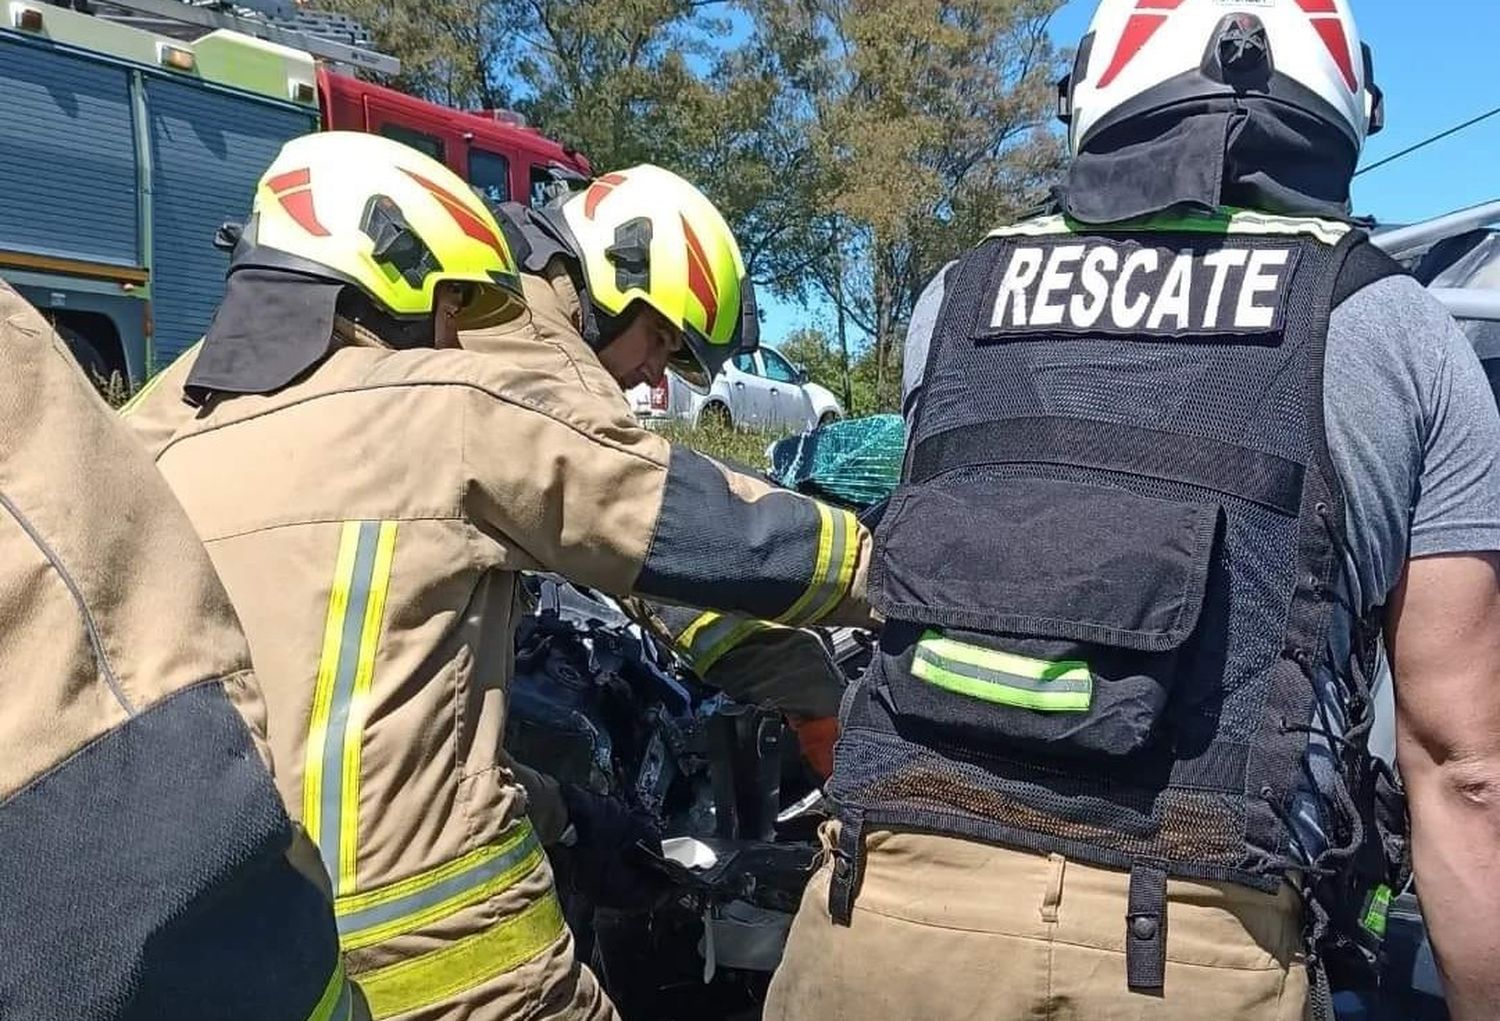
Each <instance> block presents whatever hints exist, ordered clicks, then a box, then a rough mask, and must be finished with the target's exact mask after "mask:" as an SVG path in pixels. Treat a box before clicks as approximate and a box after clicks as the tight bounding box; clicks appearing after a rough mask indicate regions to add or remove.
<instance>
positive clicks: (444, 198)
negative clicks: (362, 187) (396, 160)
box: [401, 167, 510, 262]
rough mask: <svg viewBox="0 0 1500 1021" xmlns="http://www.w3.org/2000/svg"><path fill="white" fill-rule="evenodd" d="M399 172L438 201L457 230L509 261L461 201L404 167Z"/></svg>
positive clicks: (502, 248) (494, 240)
mask: <svg viewBox="0 0 1500 1021" xmlns="http://www.w3.org/2000/svg"><path fill="white" fill-rule="evenodd" d="M401 170H402V172H403V173H405V174H406V176H407V177H410V178H411V179H412V180H414V181H416V182H417V183H418V184H420V185H421V186H422V187H424V188H426V189H427V190H428V191H429V192H430V193H431V194H432V197H433V198H435V199H437V200H438V204H439V205H441V206H442V207H443V208H444V209H446V210H447V211H448V215H449V216H451V217H453V221H454V222H455V223H457V224H458V226H459V229H461V230H462V231H463V232H464V233H465V234H467V235H469V237H471V238H473V239H474V240H475V241H478V242H479V243H481V244H485V245H489V246H490V248H492V249H494V251H495V254H496V255H499V256H500V258H501V259H503V260H505V261H506V262H509V261H510V260H509V258H508V257H507V255H506V251H505V245H504V244H503V243H502V242H501V240H500V238H499V237H497V236H496V234H495V232H494V231H492V230H490V228H489V227H488V226H487V225H486V224H485V222H484V221H483V220H481V219H480V218H479V217H477V216H475V215H474V214H473V213H472V212H470V211H469V210H468V209H466V208H465V207H464V203H463V200H462V199H460V198H458V197H457V196H455V195H454V194H453V193H452V192H450V191H448V189H446V188H444V187H443V186H442V185H440V184H434V183H433V182H431V181H429V180H427V178H425V177H423V176H422V175H421V174H418V173H416V172H414V171H411V170H407V169H406V168H405V167H402V168H401Z"/></svg>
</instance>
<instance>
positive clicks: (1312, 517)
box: [765, 0, 1500, 1021]
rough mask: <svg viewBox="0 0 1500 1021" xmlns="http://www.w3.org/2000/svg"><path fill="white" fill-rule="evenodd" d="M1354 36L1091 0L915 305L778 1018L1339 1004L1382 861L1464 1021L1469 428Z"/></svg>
mask: <svg viewBox="0 0 1500 1021" xmlns="http://www.w3.org/2000/svg"><path fill="white" fill-rule="evenodd" d="M1372 66H1373V65H1372V60H1371V56H1370V51H1369V50H1368V49H1366V48H1365V47H1363V46H1362V45H1361V43H1360V40H1359V36H1358V34H1357V32H1356V29H1355V25H1354V21H1353V19H1352V16H1351V14H1350V12H1349V9H1348V5H1347V4H1346V3H1345V2H1344V0H1318V2H1312V0H1254V2H1251V0H1222V2H1218V3H1208V2H1199V0H1185V2H1177V0H1151V2H1147V0H1140V2H1137V0H1105V2H1104V3H1102V4H1101V5H1100V7H1099V8H1098V11H1097V13H1096V15H1095V17H1094V21H1093V24H1092V25H1091V27H1090V29H1089V33H1088V35H1087V36H1086V37H1085V38H1084V39H1083V41H1082V43H1081V45H1080V47H1079V50H1078V56H1077V60H1076V65H1075V68H1074V70H1073V73H1072V75H1071V76H1070V80H1066V81H1065V82H1064V88H1063V90H1062V100H1063V103H1062V112H1063V113H1064V115H1065V117H1066V118H1068V119H1070V121H1071V137H1070V143H1071V148H1072V150H1073V152H1074V155H1075V159H1074V162H1073V164H1072V167H1071V170H1070V172H1069V175H1068V178H1067V181H1066V183H1065V187H1064V188H1063V189H1061V190H1060V192H1059V193H1058V196H1057V202H1058V204H1059V206H1060V208H1059V209H1058V210H1056V213H1055V215H1048V216H1042V217H1040V218H1038V219H1034V220H1029V221H1027V222H1024V223H1020V224H1016V225H1014V226H1010V227H1004V228H1001V229H999V230H996V231H995V232H993V233H992V234H991V235H990V236H988V237H987V238H985V239H984V240H983V241H982V242H981V243H980V244H979V245H978V247H977V248H975V249H974V250H973V251H971V252H969V253H968V254H967V255H965V256H963V257H962V258H961V259H959V260H958V261H957V262H956V263H955V264H953V265H952V266H951V267H950V268H949V269H947V270H946V271H945V272H944V273H943V274H942V275H941V276H940V277H939V278H938V279H937V280H935V281H934V282H933V283H932V284H931V285H930V287H929V289H928V292H927V293H926V294H925V295H924V296H923V298H922V300H921V301H920V302H919V303H918V305H919V307H918V309H917V314H916V315H914V317H913V322H912V325H911V330H910V334H909V338H908V349H907V357H908V362H909V364H912V365H913V366H917V367H920V370H919V371H920V379H919V380H918V379H913V380H912V382H913V384H914V386H913V389H912V392H911V394H910V399H909V401H908V407H909V417H910V426H911V428H910V431H909V437H910V438H909V441H908V442H909V443H910V447H909V449H908V460H907V465H906V469H905V475H904V479H903V485H902V487H901V488H900V489H899V490H898V492H897V494H896V495H895V497H894V499H893V501H892V504H891V506H890V508H889V510H888V512H887V514H886V515H885V517H884V519H883V521H882V522H881V524H880V526H879V527H878V528H877V531H876V549H875V554H874V561H873V565H872V568H871V580H870V589H871V601H872V604H873V605H874V606H875V607H876V608H877V609H878V610H880V611H881V612H882V613H883V614H884V615H885V617H886V618H887V624H886V627H885V630H884V633H883V635H882V644H881V648H880V650H879V655H878V656H877V658H876V661H875V663H874V665H873V667H872V669H871V670H870V672H869V674H868V675H867V676H866V677H865V678H864V680H863V681H862V683H861V685H860V687H859V688H858V689H857V691H856V692H855V693H853V694H852V695H851V696H850V698H849V699H848V700H847V701H846V703H845V707H844V712H843V717H842V719H841V724H842V728H843V732H842V735H841V737H840V739H839V744H838V746H837V750H836V755H835V768H834V775H833V779H832V782H831V785H830V789H831V793H832V795H833V797H834V799H835V800H836V803H837V814H838V820H837V822H836V823H831V824H829V826H828V827H827V828H826V829H825V834H824V840H825V843H826V844H827V846H828V849H829V852H830V854H829V861H828V863H827V864H826V866H825V867H824V868H823V869H822V870H821V871H820V872H819V873H818V874H817V875H816V877H815V878H814V880H813V881H812V883H811V884H810V886H809V888H808V891H807V894H806V899H805V901H804V903H803V905H802V910H801V912H800V914H799V915H798V918H797V921H796V922H795V924H794V926H793V929H792V933H791V936H790V940H789V943H788V945H787V949H786V954H785V957H784V960H783V964H782V967H781V970H780V971H779V972H778V974H777V976H776V977H775V979H774V981H773V984H772V989H771V994H770V999H769V1004H768V1007H767V1010H766V1012H765V1017H766V1018H767V1019H768V1021H785V1019H790V1018H799V1019H801V1018H826V1017H880V1018H898V1017H899V1018H909V1017H922V1018H924V1019H926V1021H956V1019H960V1018H962V1019H973V1018H985V1019H986V1021H1004V1019H1021V1018H1035V1017H1042V1016H1046V1017H1049V1018H1057V1019H1063V1018H1069V1019H1088V1021H1112V1019H1125V1018H1131V1019H1138V1018H1142V1017H1150V1018H1152V1019H1154V1021H1171V1019H1192V1021H1200V1019H1203V1018H1235V1019H1237V1021H1246V1019H1252V1021H1258V1019H1266V1021H1271V1019H1287V1021H1290V1019H1300V1018H1303V1017H1304V1016H1305V1014H1307V1013H1311V1014H1312V1015H1313V1016H1321V1017H1328V1016H1329V1014H1330V1002H1329V1001H1330V999H1331V996H1330V989H1329V985H1328V983H1329V981H1331V982H1332V983H1333V984H1334V986H1335V987H1341V986H1343V985H1345V984H1349V985H1354V984H1361V983H1362V984H1368V983H1369V982H1371V981H1372V978H1371V976H1372V973H1373V971H1374V965H1373V961H1374V959H1375V957H1376V955H1377V954H1378V953H1379V944H1380V936H1381V934H1382V932H1383V930H1384V926H1385V920H1386V914H1385V912H1386V908H1387V906H1388V905H1389V902H1390V898H1391V896H1392V894H1393V891H1398V890H1399V889H1401V888H1402V887H1403V886H1404V885H1405V883H1406V880H1407V878H1408V873H1409V869H1408V862H1412V863H1414V866H1415V876H1416V885H1417V890H1418V893H1419V895H1420V897H1421V899H1422V903H1423V905H1424V908H1425V910H1426V914H1427V918H1428V921H1429V923H1430V927H1431V936H1432V941H1433V945H1434V947H1435V949H1436V951H1437V955H1438V959H1439V961H1440V963H1441V966H1442V969H1443V972H1444V975H1445V977H1446V980H1447V986H1448V992H1449V998H1450V1005H1451V1009H1452V1011H1453V1015H1454V1017H1456V1018H1461V1019H1465V1021H1477V1019H1481V1018H1495V1017H1500V971H1497V969H1495V967H1494V961H1495V955H1496V953H1497V951H1500V887H1497V885H1496V884H1495V883H1494V882H1493V874H1494V873H1493V865H1494V861H1495V856H1496V854H1497V849H1500V839H1497V838H1500V554H1497V553H1496V552H1495V551H1497V550H1500V416H1497V413H1496V410H1495V406H1494V402H1493V400H1492V399H1491V397H1490V395H1489V393H1488V388H1487V386H1486V382H1485V377H1484V375H1483V372H1482V371H1481V368H1480V365H1479V363H1478V361H1477V360H1476V358H1475V356H1474V354H1473V352H1472V350H1471V349H1470V347H1469V345H1468V344H1467V343H1466V341H1465V339H1464V337H1463V335H1462V334H1461V333H1460V332H1459V331H1458V330H1457V329H1456V327H1455V325H1454V323H1453V321H1452V319H1451V318H1450V317H1449V316H1448V315H1447V313H1446V312H1444V311H1443V309H1442V308H1441V306H1440V305H1438V304H1437V303H1436V302H1435V301H1434V300H1433V299H1432V298H1431V296H1429V295H1428V294H1427V293H1426V292H1424V291H1423V290H1422V289H1421V288H1420V287H1419V286H1418V285H1417V284H1416V283H1415V282H1414V281H1413V280H1411V279H1410V278H1409V277H1406V276H1404V275H1402V274H1401V272H1400V269H1399V267H1397V266H1396V265H1395V264H1394V263H1392V262H1390V261H1389V260H1388V259H1387V258H1386V257H1385V256H1383V255H1381V254H1380V253H1378V252H1377V251H1376V250H1375V249H1374V248H1373V247H1372V246H1371V245H1370V244H1369V243H1368V241H1367V239H1366V237H1365V235H1364V234H1363V232H1362V231H1361V230H1359V229H1358V228H1356V227H1355V226H1353V225H1351V223H1350V222H1349V220H1348V219H1347V215H1346V214H1347V210H1348V209H1349V186H1350V183H1351V179H1352V175H1353V171H1354V168H1355V165H1356V161H1357V159H1358V156H1359V154H1360V151H1361V147H1362V145H1363V142H1364V140H1365V138H1366V135H1367V134H1368V133H1369V132H1371V131H1374V130H1376V129H1377V128H1378V127H1379V126H1380V121H1381V97H1380V93H1379V91H1378V90H1377V89H1376V88H1375V86H1374V84H1373V82H1372V80H1371V78H1372V73H1373V72H1372ZM913 375H916V373H914V374H913ZM1382 643H1383V644H1384V646H1385V649H1386V651H1387V653H1388V655H1389V657H1390V661H1391V664H1392V673H1393V677H1394V681H1393V683H1394V690H1395V701H1396V703H1397V709H1396V724H1397V727H1398V730H1399V741H1398V748H1399V760H1400V769H1401V773H1402V776H1403V778H1404V781H1405V784H1406V796H1408V797H1409V798H1410V806H1411V811H1410V815H1409V820H1410V825H1409V828H1408V815H1407V812H1406V805H1405V802H1404V799H1403V795H1402V792H1401V790H1400V787H1399V785H1398V783H1397V782H1396V780H1395V778H1394V776H1393V774H1392V772H1391V770H1390V769H1389V768H1388V767H1387V765H1386V764H1385V763H1382V762H1381V761H1380V760H1378V759H1376V758H1375V757H1374V756H1372V755H1370V754H1369V751H1368V737H1369V733H1370V729H1371V726H1372V722H1373V718H1374V710H1373V708H1372V706H1373V704H1374V702H1375V701H1377V699H1376V698H1374V697H1372V678H1375V677H1377V675H1378V671H1377V658H1378V654H1379V651H1380V646H1381V645H1382ZM1373 694H1375V695H1378V694H1379V693H1378V691H1377V692H1374V693H1373ZM1408 849H1409V851H1408ZM935 990H941V994H940V995H934V992H935Z"/></svg>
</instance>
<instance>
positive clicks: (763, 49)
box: [330, 0, 1063, 407]
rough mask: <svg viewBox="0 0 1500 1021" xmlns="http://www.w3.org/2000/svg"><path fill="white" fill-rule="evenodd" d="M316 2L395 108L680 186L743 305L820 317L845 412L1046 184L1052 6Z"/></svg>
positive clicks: (786, 0) (1007, 2) (885, 392)
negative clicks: (405, 94)
mask: <svg viewBox="0 0 1500 1021" xmlns="http://www.w3.org/2000/svg"><path fill="white" fill-rule="evenodd" d="M330 2H331V3H332V5H333V6H334V7H335V8H337V9H339V10H342V11H345V12H347V13H350V14H352V15H354V16H355V17H356V18H359V19H360V20H362V21H363V22H364V23H365V24H366V25H367V27H369V28H370V30H371V32H372V35H373V37H374V41H375V43H376V45H378V46H380V47H381V48H383V49H386V50H388V51H389V52H392V53H394V54H395V55H397V56H399V57H401V58H402V60H403V61H404V70H403V72H402V76H401V78H400V79H398V80H397V81H396V82H395V84H397V85H398V86H400V87H403V88H406V89H408V90H410V91H413V92H416V93H417V94H420V95H424V96H427V97H429V98H433V99H437V100H439V101H442V102H445V103H448V104H450V105H458V106H474V105H485V106H498V105H507V104H508V105H511V106H515V107H517V108H519V109H520V110H522V111H523V112H524V113H526V114H527V115H528V116H529V117H530V119H531V120H532V122H533V123H535V124H536V125H537V126H538V127H539V128H540V129H541V130H542V131H544V132H545V133H547V134H549V135H552V136H553V137H556V138H559V139H561V140H562V141H564V142H565V143H568V144H570V145H573V146H575V147H576V148H578V149H580V150H582V151H583V152H584V153H585V154H586V155H587V156H588V157H589V158H590V160H591V161H592V162H593V164H594V166H595V167H596V168H598V169H600V170H609V169H615V168H620V167H625V166H629V165H632V164H635V163H640V162H652V163H656V164H659V165H662V166H665V167H667V168H669V169H672V170H675V171H677V172H678V173H680V174H682V175H683V176H684V177H686V178H687V179H688V180H691V181H693V182H694V183H696V184H697V185H698V186H699V187H700V188H701V189H702V190H703V191H704V192H705V193H707V194H708V195H709V196H710V197H711V198H712V199H713V200H714V201H715V202H716V204H718V205H719V207H720V208H721V209H722V210H723V211H724V212H725V214H726V216H727V217H728V219H729V221H730V223H731V224H732V225H733V226H734V228H735V233H736V236H737V237H738V238H739V240H740V246H741V249H742V251H743V252H744V254H745V258H746V262H747V264H748V266H749V270H750V273H751V276H752V277H753V278H754V279H755V281H756V283H757V284H758V285H759V286H761V287H762V288H766V289H769V290H770V291H772V292H774V293H775V294H776V295H778V296H779V297H781V298H783V299H788V300H793V301H801V302H803V303H804V304H807V305H810V306H811V305H817V306H821V307H824V308H827V309H831V311H832V314H833V319H834V323H833V325H834V331H833V332H834V337H835V339H836V351H837V355H838V361H839V363H840V370H841V371H840V380H839V383H840V385H838V386H836V387H834V388H835V389H836V390H837V391H839V392H841V393H842V394H843V396H844V400H845V403H846V405H848V406H850V407H853V406H856V405H858V404H860V403H861V402H862V400H863V397H861V396H860V395H859V394H856V393H855V389H856V387H855V377H856V375H858V374H860V373H873V376H872V382H871V383H870V393H871V394H880V395H882V396H881V397H880V398H879V399H880V400H885V399H887V398H888V397H889V394H890V392H891V386H892V383H893V381H894V377H893V371H895V366H896V355H895V354H894V351H895V348H896V347H897V346H898V341H899V337H900V331H901V325H902V324H903V323H904V322H905V321H906V319H907V318H908V316H909V314H910V311H911V308H912V305H913V304H914V303H915V300H916V297H917V295H918V293H919V292H920V290H921V288H922V287H923V285H924V284H925V283H926V281H927V280H928V279H929V278H930V277H931V276H932V274H933V273H934V272H936V270H937V269H938V268H940V267H941V266H942V265H943V264H944V263H945V262H947V261H948V260H949V259H951V258H953V257H955V256H956V255H957V254H958V253H960V252H961V251H963V250H964V249H965V248H967V247H969V246H970V245H972V244H974V243H975V242H976V241H977V240H978V239H979V238H981V237H982V236H983V234H984V233H985V231H987V230H988V229H989V228H990V227H992V226H993V225H995V224H996V223H999V222H1003V221H1005V220H1007V219H1011V218H1013V217H1015V216H1016V215H1017V214H1019V213H1020V212H1021V211H1022V210H1024V209H1026V208H1027V207H1028V206H1031V205H1034V204H1036V203H1038V202H1039V201H1040V200H1041V199H1042V198H1043V197H1044V196H1045V194H1046V190H1047V187H1048V186H1049V185H1050V184H1051V183H1052V182H1053V181H1054V180H1055V179H1056V178H1057V176H1058V174H1059V172H1060V169H1061V166H1062V160H1063V147H1062V142H1061V139H1060V137H1059V136H1058V134H1057V133H1056V132H1054V131H1052V130H1051V127H1050V124H1049V123H1048V121H1049V117H1050V113H1051V111H1052V108H1053V92H1052V83H1053V81H1054V80H1055V79H1056V77H1057V76H1058V75H1059V74H1060V72H1061V64H1062V60H1063V55H1062V54H1060V53H1058V52H1057V51H1055V50H1054V48H1053V47H1052V45H1051V42H1050V40H1049V37H1048V34H1047V27H1048V23H1049V19H1050V17H1051V15H1052V13H1053V12H1054V11H1056V10H1057V8H1059V7H1060V6H1061V5H1062V0H735V3H734V5H733V6H731V5H730V3H728V2H715V0H478V2H467V3H466V2H461V0H433V2H432V3H427V4H423V5H413V4H407V3H402V2H398V0H330ZM825 339H826V338H825ZM867 347H868V350H866V349H867ZM861 385H863V384H861ZM874 399H875V398H874V397H871V400H874Z"/></svg>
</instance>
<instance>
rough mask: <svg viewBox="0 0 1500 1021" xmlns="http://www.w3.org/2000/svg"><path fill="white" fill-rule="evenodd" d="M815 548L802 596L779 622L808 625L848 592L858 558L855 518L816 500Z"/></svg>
mask: <svg viewBox="0 0 1500 1021" xmlns="http://www.w3.org/2000/svg"><path fill="white" fill-rule="evenodd" d="M817 508H818V524H819V527H818V550H817V556H816V558H815V560H814V563H813V570H812V576H811V579H810V581H809V583H808V586H807V590H806V591H805V592H803V594H802V598H800V599H798V600H797V602H796V603H794V604H793V605H792V608H791V609H789V610H787V611H786V613H783V614H782V615H781V616H780V617H777V618H776V619H777V621H779V622H780V623H782V624H811V623H814V622H815V621H819V620H822V619H823V618H824V617H826V616H828V615H829V614H830V613H832V612H833V611H834V608H835V607H837V606H838V605H839V603H840V602H842V601H843V599H844V597H845V596H846V595H848V593H849V586H850V585H851V584H852V583H853V581H854V568H855V566H856V565H857V563H858V561H859V521H858V520H857V519H856V518H855V517H854V515H853V514H851V513H849V512H848V511H846V510H839V509H836V508H833V507H829V506H828V505H827V504H823V503H819V504H817Z"/></svg>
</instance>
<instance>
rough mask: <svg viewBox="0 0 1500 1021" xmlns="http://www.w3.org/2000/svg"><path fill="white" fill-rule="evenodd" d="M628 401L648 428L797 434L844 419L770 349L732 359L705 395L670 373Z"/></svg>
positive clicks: (828, 398)
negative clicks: (672, 422) (681, 425)
mask: <svg viewBox="0 0 1500 1021" xmlns="http://www.w3.org/2000/svg"><path fill="white" fill-rule="evenodd" d="M626 396H627V397H628V398H629V399H630V406H631V408H632V409H634V411H635V413H636V416H637V417H639V418H640V419H641V421H643V422H645V423H646V424H647V425H650V424H652V423H653V422H661V421H666V420H668V419H678V420H682V421H687V422H692V423H693V424H694V425H705V424H708V423H711V422H718V423H721V424H723V425H726V426H734V427H735V428H739V429H763V430H766V431H782V432H800V431H801V430H803V429H811V428H812V427H813V426H815V425H821V424H824V423H826V422H831V421H833V420H834V419H837V418H843V417H844V409H843V408H842V407H841V406H840V405H839V402H838V398H836V397H834V396H833V394H832V393H830V392H829V391H828V390H827V389H826V388H824V387H821V386H819V385H818V384H817V383H810V382H808V379H807V373H806V372H804V371H803V370H801V369H799V368H798V367H797V366H795V365H793V364H792V363H791V362H789V361H787V360H786V358H785V357H783V356H782V355H781V354H780V353H779V352H777V351H774V350H772V349H771V348H768V347H762V348H761V349H760V350H759V351H756V352H753V353H752V354H742V355H737V356H735V357H734V358H733V359H731V360H730V361H729V363H728V364H726V365H725V366H724V370H723V371H722V372H720V373H719V374H718V375H717V376H715V377H714V382H713V387H712V389H710V390H709V392H708V393H706V394H696V393H694V392H693V391H692V388H691V387H689V386H688V385H687V384H686V383H684V382H683V381H682V380H681V379H679V378H678V377H677V376H676V375H674V374H673V373H671V372H668V373H667V377H666V379H664V380H663V381H662V382H661V383H658V384H657V385H656V386H647V385H646V384H644V383H643V384H641V385H640V386H638V387H635V388H633V389H632V390H630V391H629V393H628V394H627V395H626Z"/></svg>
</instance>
